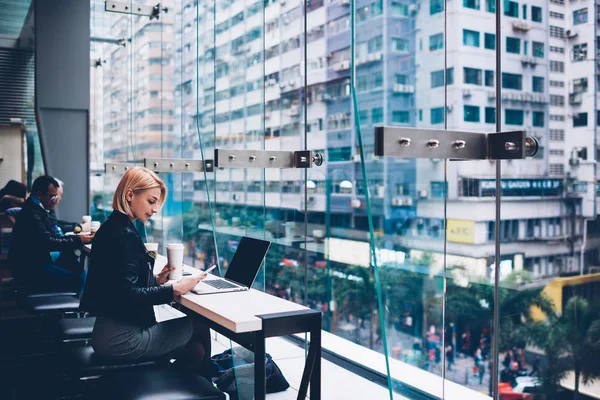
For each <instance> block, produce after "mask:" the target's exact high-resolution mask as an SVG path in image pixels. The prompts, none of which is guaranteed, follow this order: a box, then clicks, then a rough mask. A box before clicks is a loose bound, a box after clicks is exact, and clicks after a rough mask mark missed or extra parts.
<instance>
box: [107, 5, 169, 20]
mask: <svg viewBox="0 0 600 400" xmlns="http://www.w3.org/2000/svg"><path fill="white" fill-rule="evenodd" d="M104 11H111V12H118V13H122V14H132V15H141V16H145V17H150V20H153V19H155V18H156V19H158V18H159V17H160V12H161V11H164V12H165V13H166V12H168V11H169V9H168V8H161V7H160V3H158V4H157V5H155V6H146V5H143V4H131V3H120V2H118V1H105V2H104Z"/></svg>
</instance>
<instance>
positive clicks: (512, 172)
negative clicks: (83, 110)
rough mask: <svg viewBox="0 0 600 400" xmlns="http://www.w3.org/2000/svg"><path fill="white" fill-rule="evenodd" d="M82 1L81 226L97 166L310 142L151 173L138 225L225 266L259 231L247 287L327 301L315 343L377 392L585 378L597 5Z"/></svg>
mask: <svg viewBox="0 0 600 400" xmlns="http://www.w3.org/2000/svg"><path fill="white" fill-rule="evenodd" d="M141 3H147V4H148V5H154V4H152V3H150V2H141ZM91 4H92V24H91V25H92V43H91V51H92V54H91V60H92V66H91V71H92V93H91V98H92V115H91V127H92V129H91V130H92V137H91V140H90V143H91V149H90V155H91V164H92V171H93V174H92V176H91V177H90V179H91V182H92V185H91V187H92V191H93V193H92V196H91V197H92V198H93V204H92V215H97V217H94V218H95V219H99V220H101V219H102V218H106V216H107V215H108V213H109V212H110V204H111V199H112V193H113V191H114V188H115V187H116V184H117V182H118V180H119V179H120V176H121V175H120V174H119V173H105V172H104V164H105V163H106V162H116V161H118V162H130V163H140V162H142V160H143V159H144V158H158V157H162V158H189V159H205V160H206V159H212V158H213V151H214V149H215V148H221V149H256V150H289V151H297V150H306V149H307V150H313V151H316V152H319V153H322V154H323V155H324V158H325V163H324V164H323V165H322V166H320V167H317V166H314V167H313V168H309V169H306V170H304V169H261V168H246V169H222V170H220V169H216V170H215V171H214V172H194V173H185V174H182V173H169V174H166V173H162V174H161V176H162V177H163V179H164V180H165V182H166V183H167V186H168V187H169V200H168V203H167V204H166V205H165V207H164V209H163V210H162V213H161V214H160V215H159V216H157V217H155V218H153V220H152V221H151V222H150V223H149V224H148V225H147V226H145V227H140V230H141V232H145V234H146V235H147V241H156V242H159V243H161V245H164V244H165V243H166V242H167V241H171V240H177V241H184V242H185V244H186V249H187V254H186V262H187V263H188V264H190V265H193V266H194V267H197V268H200V269H204V268H206V267H208V266H210V265H213V264H218V265H219V267H220V268H219V270H220V272H221V273H224V271H225V270H226V269H227V267H228V263H229V261H230V260H231V258H232V255H233V253H234V252H235V250H236V248H237V244H238V243H239V240H240V238H241V237H242V236H251V237H257V238H261V239H266V240H269V241H271V242H272V246H271V248H270V251H269V253H268V256H267V258H266V261H265V263H264V265H263V268H262V269H261V272H260V274H259V277H258V279H257V280H256V283H255V285H254V287H255V289H258V290H261V291H266V292H267V293H270V294H272V295H275V296H279V297H282V298H285V299H287V300H290V301H294V302H297V303H301V304H305V305H307V306H309V307H311V308H313V309H318V310H320V311H321V312H322V315H323V320H322V322H323V329H324V331H325V332H324V335H323V343H324V345H325V346H326V347H327V346H331V348H334V347H335V349H336V352H337V353H338V355H340V356H342V357H344V358H346V359H348V360H351V361H352V362H354V363H356V364H358V365H361V366H364V367H367V368H368V369H370V370H373V371H376V372H378V373H380V374H381V376H383V377H384V378H385V379H387V386H388V389H389V390H390V392H391V391H395V392H399V393H402V394H404V395H405V396H407V397H409V398H411V397H413V396H416V394H415V393H419V394H420V395H423V394H425V395H430V396H435V397H438V398H459V396H460V398H473V399H475V398H479V397H478V396H481V398H484V397H485V396H487V395H492V394H493V395H495V396H496V398H498V396H503V397H506V396H507V394H506V393H508V392H509V391H519V390H524V391H526V392H527V393H531V391H541V393H543V394H544V395H546V398H547V399H555V398H556V397H553V396H554V393H556V392H552V390H555V391H557V390H558V388H559V387H560V385H561V382H562V385H563V386H564V387H567V388H569V387H570V386H569V385H571V386H574V382H575V378H574V375H576V374H579V375H581V376H585V377H592V376H595V375H594V374H595V373H596V371H595V370H594V368H592V367H593V365H595V364H593V363H592V364H589V360H587V359H586V357H584V356H585V355H586V354H589V353H590V351H591V350H590V349H592V348H593V344H594V343H595V340H596V339H597V337H596V336H594V335H595V334H596V333H595V332H596V331H595V328H596V326H597V324H598V322H595V321H597V319H596V318H597V311H598V307H596V306H595V302H596V300H597V299H596V297H595V295H594V293H595V292H594V289H596V286H597V283H596V282H597V281H598V280H600V274H595V272H597V267H595V266H596V265H597V264H598V263H599V259H598V251H597V249H598V247H600V241H599V240H597V237H596V236H597V235H598V233H597V232H599V228H598V226H597V223H596V222H595V215H596V191H597V185H596V178H595V176H596V170H595V168H596V167H595V159H596V143H595V126H596V124H597V120H596V118H597V115H596V114H597V113H596V112H595V110H596V93H597V90H598V89H597V88H596V89H595V86H596V85H597V79H596V77H595V75H596V63H595V61H594V60H595V57H594V56H593V54H595V52H594V53H592V51H593V50H592V49H594V48H596V41H595V40H594V38H595V36H596V33H595V32H596V31H595V29H596V19H595V18H593V17H589V18H588V13H589V14H590V15H592V16H593V15H594V13H595V10H594V7H593V6H592V5H588V6H587V8H585V7H584V5H582V4H578V3H576V2H571V3H568V4H565V3H564V2H562V0H552V1H550V2H548V1H545V0H530V1H528V2H514V1H507V2H500V1H481V2H480V1H478V0H477V1H475V0H473V1H471V0H464V1H462V2H444V1H438V0H430V1H427V2H425V1H404V0H378V1H371V0H356V1H350V0H335V1H322V0H311V1H309V2H305V3H304V2H301V1H300V0H265V1H252V0H222V1H215V2H204V3H202V2H198V1H194V0H171V1H167V2H163V3H161V7H163V8H166V9H167V10H165V9H161V12H160V17H159V19H152V20H150V19H149V18H148V17H142V16H132V15H127V14H117V13H111V12H106V11H104V3H103V2H101V1H97V0H94V1H92V3H91ZM497 13H499V14H500V15H497ZM588 46H589V51H588ZM498 110H499V111H498ZM376 126H397V127H412V128H433V129H441V130H444V129H445V130H459V131H471V132H480V133H482V134H483V133H490V132H496V131H500V130H505V131H508V130H525V131H526V132H527V134H528V135H529V136H534V137H536V138H537V139H538V140H539V142H540V144H541V150H540V152H539V153H538V155H537V156H536V157H534V158H532V159H527V160H522V161H503V162H500V163H498V162H496V161H454V160H446V159H439V158H435V156H432V157H431V158H426V159H401V158H393V157H376V156H374V127H376ZM498 177H500V178H501V179H500V180H498V179H497V178H498ZM497 188H498V190H500V192H501V194H502V197H501V198H500V199H498V198H497V197H496V193H497ZM498 201H500V202H499V203H498ZM498 215H499V216H500V218H499V219H498V217H497V216H498ZM498 250H499V252H498ZM575 275H576V276H575ZM573 298H575V300H572V299H573ZM495 312H496V314H495ZM584 312H585V314H584V315H586V322H585V323H582V324H581V325H582V327H581V330H578V331H572V330H568V329H567V328H566V327H567V326H572V325H574V324H573V318H575V316H576V315H581V313H584ZM495 316H497V320H495V318H494V317H495ZM569 318H571V319H569ZM577 326H579V325H577ZM565 332H567V333H565ZM559 334H566V335H568V337H569V338H571V339H573V340H571V341H572V342H573V343H571V344H570V345H569V347H568V348H566V347H565V346H563V345H562V343H566V342H567V339H566V337H565V339H564V340H562V339H561V340H558V339H557V337H559V338H560V337H561V336H557V335H559ZM577 335H579V336H577ZM575 338H576V339H575ZM569 343H570V342H569ZM577 343H584V344H585V346H587V347H585V346H583V347H582V346H577ZM513 348H514V351H513ZM509 349H510V350H511V352H510V354H511V355H510V356H507V354H508V353H507V352H508V350H509ZM267 351H269V349H267ZM569 354H571V355H572V357H569V356H568V355H569ZM578 355H581V357H578ZM561 357H562V358H563V359H561V361H560V362H557V361H556V360H558V359H559V358H561ZM495 359H496V360H497V361H498V364H496V365H494V364H493V361H494V360H495ZM567 359H568V360H569V362H566V360H567ZM513 361H516V362H517V367H516V369H514V368H513ZM563 361H564V362H563ZM586 363H587V364H586ZM557 364H559V365H560V371H557V370H556V368H558V367H557ZM553 368H554V369H553ZM493 371H496V372H497V373H498V375H497V378H498V380H500V381H501V383H499V384H498V386H495V385H494V383H495V379H494V375H493ZM578 371H579V372H578ZM559 372H560V373H559ZM530 373H533V374H534V375H536V376H538V377H541V378H542V379H541V380H539V381H537V380H535V379H530V380H523V379H520V378H521V376H520V375H524V374H530ZM569 374H570V375H569ZM571 376H572V377H571ZM563 378H564V379H565V380H564V381H561V379H563ZM385 379H384V382H383V383H384V384H385ZM519 385H520V386H519ZM513 386H514V388H513ZM503 393H504V395H503ZM390 396H391V393H390Z"/></svg>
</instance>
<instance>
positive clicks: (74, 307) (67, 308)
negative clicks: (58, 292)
mask: <svg viewBox="0 0 600 400" xmlns="http://www.w3.org/2000/svg"><path fill="white" fill-rule="evenodd" d="M22 305H23V308H25V309H26V310H27V311H29V312H31V313H34V314H41V313H62V312H72V311H79V299H78V298H77V297H75V296H42V297H39V296H33V297H31V296H27V297H25V298H24V299H23V302H22Z"/></svg>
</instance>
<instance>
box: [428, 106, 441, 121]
mask: <svg viewBox="0 0 600 400" xmlns="http://www.w3.org/2000/svg"><path fill="white" fill-rule="evenodd" d="M443 122H444V107H435V108H432V109H431V123H432V124H441V123H443Z"/></svg>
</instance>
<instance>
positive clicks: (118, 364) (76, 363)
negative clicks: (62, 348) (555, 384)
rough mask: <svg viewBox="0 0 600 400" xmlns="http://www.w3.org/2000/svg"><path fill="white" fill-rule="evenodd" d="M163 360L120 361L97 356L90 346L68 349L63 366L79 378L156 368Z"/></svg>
mask: <svg viewBox="0 0 600 400" xmlns="http://www.w3.org/2000/svg"><path fill="white" fill-rule="evenodd" d="M164 361H165V360H163V359H159V360H143V361H121V360H114V359H109V358H104V357H101V356H99V355H97V354H96V353H95V352H94V349H93V348H92V347H91V346H87V347H78V348H74V349H69V350H67V351H66V352H65V365H66V366H67V368H69V369H70V370H71V371H72V372H73V374H75V375H78V376H79V377H87V376H94V375H104V374H106V373H108V372H111V371H121V370H127V369H133V368H142V367H150V366H156V365H157V364H158V363H160V362H164Z"/></svg>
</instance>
